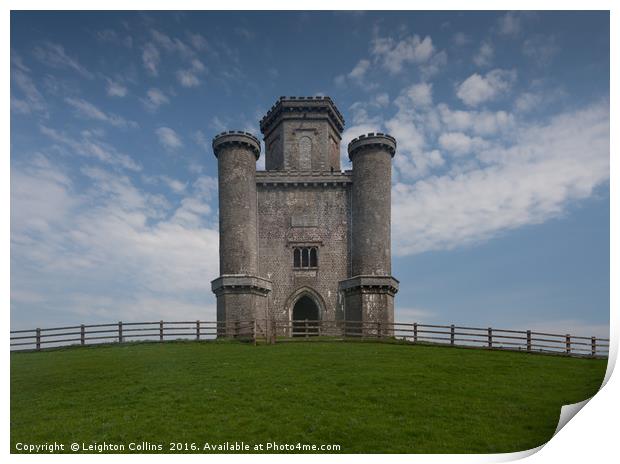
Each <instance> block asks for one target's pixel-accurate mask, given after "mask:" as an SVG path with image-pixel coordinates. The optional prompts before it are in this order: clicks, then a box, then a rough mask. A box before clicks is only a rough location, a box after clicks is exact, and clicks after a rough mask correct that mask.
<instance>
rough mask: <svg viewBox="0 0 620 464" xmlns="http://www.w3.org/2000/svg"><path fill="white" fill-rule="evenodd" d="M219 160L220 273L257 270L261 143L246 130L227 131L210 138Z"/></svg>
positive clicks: (240, 272) (254, 271) (245, 273)
mask: <svg viewBox="0 0 620 464" xmlns="http://www.w3.org/2000/svg"><path fill="white" fill-rule="evenodd" d="M213 153H214V154H215V156H216V157H217V160H218V186H219V209H220V214H219V216H220V274H221V275H239V274H244V275H254V274H256V273H257V272H258V240H257V212H256V208H257V202H256V161H257V160H258V158H259V156H260V142H259V141H258V139H257V138H256V137H254V136H253V135H252V134H249V133H247V132H241V131H229V132H223V133H221V134H218V135H217V136H215V137H214V139H213Z"/></svg>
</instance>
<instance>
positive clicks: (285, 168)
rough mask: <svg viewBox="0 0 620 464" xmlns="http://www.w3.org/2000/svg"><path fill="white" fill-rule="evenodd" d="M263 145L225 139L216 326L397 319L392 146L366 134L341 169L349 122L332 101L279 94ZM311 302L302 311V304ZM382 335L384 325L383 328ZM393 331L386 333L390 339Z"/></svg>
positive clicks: (221, 139) (237, 135) (221, 140)
mask: <svg viewBox="0 0 620 464" xmlns="http://www.w3.org/2000/svg"><path fill="white" fill-rule="evenodd" d="M260 126H261V131H262V132H263V135H264V140H265V147H266V155H265V156H266V163H265V164H266V171H259V172H256V164H255V163H256V159H258V156H259V154H260V145H259V144H258V141H257V140H256V139H255V138H254V137H253V136H251V135H250V134H246V133H241V132H227V133H223V134H220V135H219V136H217V137H216V138H215V139H214V141H213V148H214V152H215V155H216V156H217V157H218V173H219V187H220V191H219V195H220V202H219V205H220V272H221V274H222V275H221V277H219V278H218V279H216V280H214V281H213V283H212V286H213V291H214V292H215V294H216V296H217V317H218V321H235V320H244V319H269V320H274V319H275V320H280V321H283V322H284V321H291V320H293V319H321V320H327V321H338V320H343V319H345V318H346V320H356V321H365V322H369V323H370V322H372V323H379V324H380V323H382V322H393V320H394V295H395V293H396V292H397V291H398V281H397V280H396V279H394V278H392V277H391V252H390V220H391V218H390V214H391V213H390V203H391V198H390V192H391V158H392V157H393V156H394V153H395V151H396V140H395V139H394V138H393V137H391V136H389V135H386V134H368V135H366V136H361V137H359V138H357V139H355V140H354V141H352V142H351V143H350V144H349V147H348V148H349V157H350V159H351V161H352V163H353V170H352V171H344V172H341V170H340V140H341V138H340V134H341V133H342V131H343V128H344V119H343V118H342V115H341V114H340V112H339V111H338V109H337V108H336V106H335V105H334V103H333V102H332V100H331V99H330V98H328V97H307V98H300V97H289V98H286V97H281V98H280V99H279V100H278V101H277V102H276V104H275V105H274V106H273V107H272V108H271V109H270V110H269V112H268V113H267V115H266V116H265V117H264V118H263V119H262V120H261V122H260ZM302 302H303V304H302ZM380 330H382V331H383V329H380ZM385 333H387V332H385Z"/></svg>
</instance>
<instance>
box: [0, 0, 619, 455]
mask: <svg viewBox="0 0 620 464" xmlns="http://www.w3.org/2000/svg"><path fill="white" fill-rule="evenodd" d="M617 3H618V2H614V1H612V0H607V1H605V0H590V1H587V2H586V1H575V0H568V1H563V2H558V1H550V0H536V1H534V0H526V1H515V0H511V1H498V0H496V1H491V0H471V1H467V2H464V1H460V2H459V1H454V0H453V1H447V0H435V1H432V2H424V3H422V2H416V3H413V2H405V1H393V0H383V1H381V2H377V1H368V0H359V1H352V0H349V1H340V2H334V1H333V0H314V1H312V2H291V1H290V0H289V1H282V0H263V1H261V2H256V3H252V2H249V1H235V0H232V1H230V0H229V1H228V2H225V3H224V4H222V3H219V2H218V3H215V2H214V3H211V2H200V1H197V0H177V1H175V2H164V1H161V0H151V1H144V0H142V1H136V0H134V1H127V0H123V1H119V0H107V1H105V2H104V1H101V0H94V1H90V2H88V3H84V2H78V1H75V0H57V1H55V2H49V1H42V0H22V1H17V0H6V1H4V2H3V3H2V5H3V15H2V23H1V24H4V26H2V27H0V31H3V32H2V33H1V34H2V38H3V39H4V40H3V41H2V44H3V46H2V47H1V52H0V54H1V55H0V56H1V57H2V63H4V69H5V71H4V72H3V74H2V82H3V86H2V93H1V95H2V101H3V103H4V104H3V108H4V111H3V112H2V115H3V117H2V127H3V133H4V134H5V137H4V138H3V140H4V146H5V150H4V156H3V158H2V165H1V166H2V167H1V168H0V176H1V179H0V186H1V187H0V188H2V201H3V209H2V210H3V212H4V215H3V218H2V219H3V220H2V227H1V228H0V238H1V242H2V257H3V259H2V266H1V268H0V295H2V297H3V299H2V301H3V309H4V311H3V316H4V323H5V324H4V327H5V328H8V327H10V315H9V313H10V312H9V289H10V282H9V279H10V269H9V263H10V260H9V256H10V229H9V215H8V211H9V207H10V188H9V185H10V184H9V172H10V170H9V167H10V165H9V163H10V161H9V156H8V154H9V153H10V140H9V133H10V131H9V123H10V91H9V89H10V87H9V86H10V80H9V72H8V70H7V68H8V67H9V63H10V10H11V9H14V10H46V9H61V10H64V9H83V10H99V9H117V10H140V9H148V10H158V9H162V10H192V9H193V10H199V9H214V10H222V9H225V10H231V9H242V10H243V9H245V10H249V9H268V10H275V9H289V10H290V9H306V10H311V9H313V10H317V9H318V10H329V9H341V10H376V9H377V7H380V8H381V10H393V9H402V10H408V9H412V8H415V9H417V10H464V9H468V10H470V9H471V10H510V9H516V10H528V9H531V10H543V9H544V10H566V9H584V10H585V9H588V10H593V9H596V10H611V15H610V16H611V27H610V30H611V50H612V53H611V88H610V101H611V106H612V112H611V153H615V151H614V148H615V147H616V146H617V136H616V135H615V134H618V133H620V127H619V126H618V123H617V118H615V117H614V114H615V113H614V111H615V109H616V108H617V107H618V106H617V95H616V92H615V88H614V86H613V83H614V82H617V81H618V76H619V73H618V59H617V56H615V55H614V52H617V51H618V46H617V45H618V43H617V40H618V34H617V32H616V31H618V29H619V28H620V21H619V20H618V7H616V4H617ZM617 174H618V163H617V161H616V160H615V158H614V157H612V158H611V180H612V181H611V187H610V202H611V244H610V245H611V269H610V272H611V274H610V281H611V282H612V285H611V308H613V310H612V312H611V347H610V362H609V366H608V371H607V375H606V382H607V383H606V385H604V387H603V388H602V390H601V391H600V392H599V393H598V394H597V395H596V396H595V397H594V398H593V399H592V400H591V401H589V402H588V403H587V406H586V407H584V408H583V409H582V410H581V411H580V412H579V413H578V414H577V415H576V417H575V418H574V419H572V420H570V422H568V423H567V424H566V426H565V427H563V428H562V429H561V430H560V431H559V433H558V434H557V435H556V436H555V437H554V438H553V439H552V440H551V441H550V442H549V443H548V444H546V445H545V446H543V447H541V448H540V449H537V450H530V451H524V452H520V453H512V454H504V455H349V456H342V455H322V456H320V457H317V456H314V455H297V456H295V457H294V459H295V460H299V461H302V462H304V461H306V462H310V461H316V460H317V459H320V460H321V461H322V462H342V460H343V459H344V460H349V459H350V460H352V461H353V460H355V461H356V462H358V463H366V462H368V463H371V462H372V463H373V464H374V463H375V462H377V461H378V460H390V461H392V462H407V463H410V462H412V461H418V462H430V463H434V462H437V463H449V462H465V463H469V462H472V463H473V462H476V463H478V462H504V461H511V460H517V459H523V458H527V462H528V463H546V462H555V461H561V462H563V463H577V462H587V461H593V462H607V461H608V460H609V457H611V456H614V455H617V451H618V445H617V434H616V433H615V426H616V417H615V416H616V414H617V413H618V411H619V410H620V408H619V404H620V401H619V400H618V398H619V397H620V394H619V393H620V381H618V376H617V375H616V376H614V377H611V378H610V375H611V372H612V370H613V367H614V364H615V361H616V358H617V353H618V335H619V332H618V310H617V308H618V303H619V301H618V287H617V286H615V285H613V283H614V282H615V283H618V282H620V281H619V279H618V277H619V273H618V246H617V237H619V234H620V229H619V227H618V214H617V207H618V191H617V188H616V187H615V182H614V181H615V180H617ZM5 330H8V329H5ZM7 338H8V337H7ZM6 344H7V345H8V340H7V342H6ZM9 359H10V358H9V347H8V346H6V348H5V354H4V356H3V357H2V362H3V366H2V367H3V369H4V372H8V371H9V368H10V364H9ZM2 393H3V398H4V402H3V407H4V410H5V414H4V417H5V420H4V421H3V423H2V442H1V444H0V447H1V448H0V449H1V451H0V453H1V454H3V455H5V457H6V458H7V460H8V462H30V461H33V460H35V459H36V460H45V461H47V462H62V463H64V462H80V463H82V462H85V461H88V462H104V461H105V462H107V461H109V460H110V457H109V456H105V455H86V456H84V455H51V456H50V455H38V456H37V457H36V458H35V457H33V456H31V455H9V447H10V445H9V443H10V442H9V431H10V424H9V376H5V380H4V382H3V383H2ZM535 451H539V452H537V453H536V452H535ZM528 456H529V457H528ZM240 458H241V459H252V460H253V461H256V462H258V463H262V462H265V463H267V462H269V463H273V462H284V461H287V462H288V461H290V460H291V458H292V457H291V456H290V455H253V456H252V457H251V458H249V457H245V458H243V457H240V456H235V455H207V456H205V455H175V457H174V458H172V459H174V460H175V461H176V460H183V461H189V462H204V461H205V460H210V461H213V460H216V461H219V462H233V461H235V462H236V461H237V460H239V459H240ZM114 459H115V460H118V462H128V461H132V462H133V461H135V460H147V459H148V461H149V462H169V461H170V460H171V457H170V456H168V455H119V456H116V457H115V458H114Z"/></svg>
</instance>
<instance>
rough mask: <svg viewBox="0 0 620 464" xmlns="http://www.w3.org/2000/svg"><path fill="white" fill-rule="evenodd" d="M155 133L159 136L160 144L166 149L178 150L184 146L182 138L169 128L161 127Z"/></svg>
mask: <svg viewBox="0 0 620 464" xmlns="http://www.w3.org/2000/svg"><path fill="white" fill-rule="evenodd" d="M155 133H156V134H157V138H158V139H159V143H161V144H162V145H163V146H164V148H166V149H169V150H176V149H178V148H181V147H182V146H183V142H182V141H181V138H180V137H179V136H178V135H177V133H176V132H175V131H174V130H172V129H170V128H169V127H160V128H158V129H156V130H155Z"/></svg>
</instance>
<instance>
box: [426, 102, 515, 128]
mask: <svg viewBox="0 0 620 464" xmlns="http://www.w3.org/2000/svg"><path fill="white" fill-rule="evenodd" d="M437 111H438V113H439V115H440V117H441V122H442V124H443V125H444V128H445V129H447V130H449V131H464V132H473V133H474V134H478V135H492V134H497V133H499V132H502V131H506V130H508V129H510V128H511V127H512V126H513V125H514V123H515V119H514V116H513V115H512V114H510V113H508V112H506V111H503V110H500V111H486V110H485V111H476V110H468V111H463V110H452V109H451V108H450V107H449V106H448V105H446V104H445V103H440V104H439V105H437Z"/></svg>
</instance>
